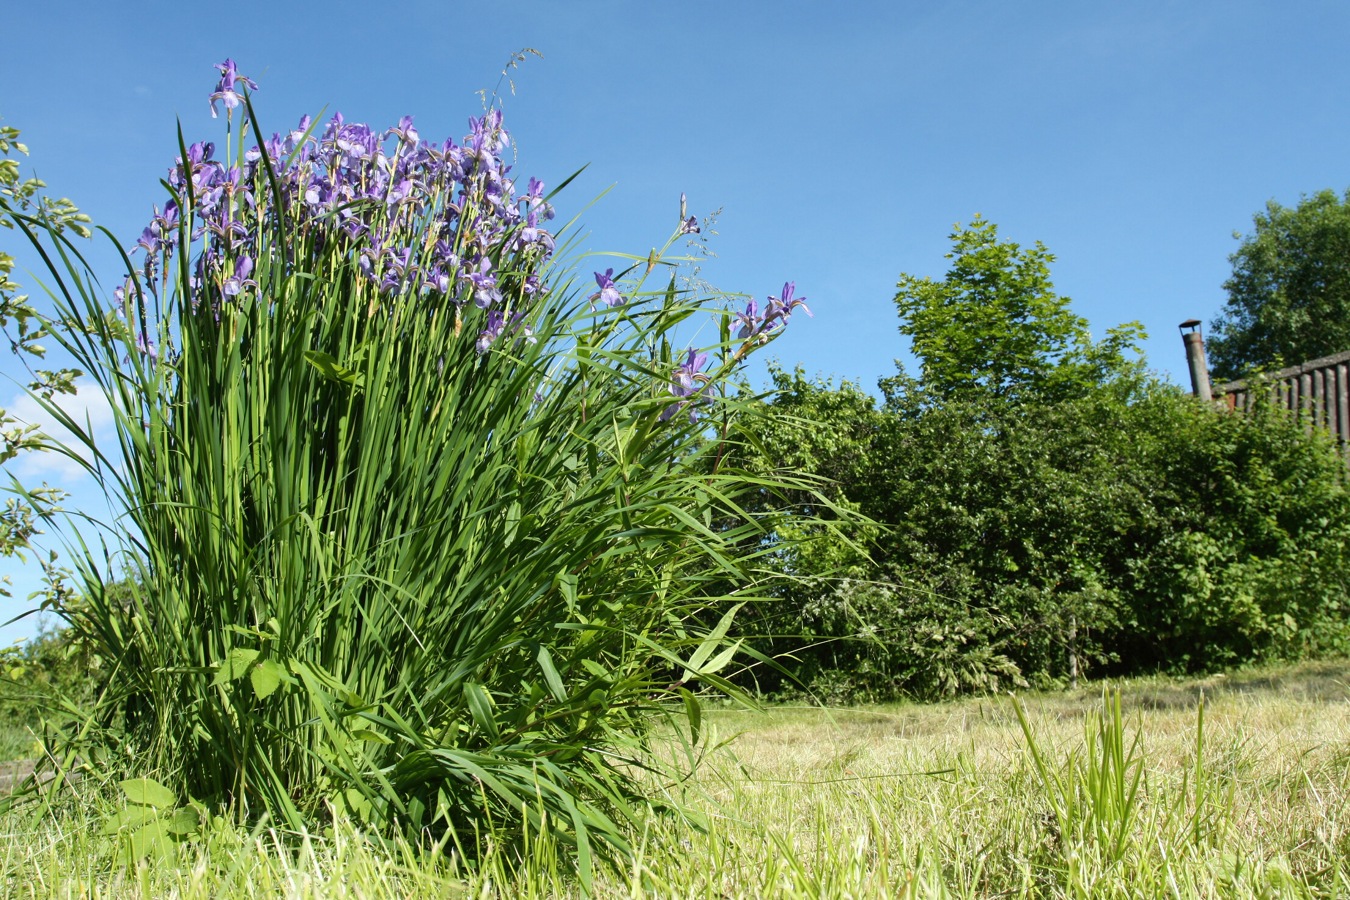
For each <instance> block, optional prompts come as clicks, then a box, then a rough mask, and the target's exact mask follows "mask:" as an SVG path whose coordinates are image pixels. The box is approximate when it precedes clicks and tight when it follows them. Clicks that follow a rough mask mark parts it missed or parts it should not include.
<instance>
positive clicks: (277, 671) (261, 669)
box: [248, 659, 290, 700]
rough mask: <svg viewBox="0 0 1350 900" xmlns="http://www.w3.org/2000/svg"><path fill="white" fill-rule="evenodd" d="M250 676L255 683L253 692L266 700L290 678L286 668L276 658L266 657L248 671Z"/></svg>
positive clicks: (250, 679)
mask: <svg viewBox="0 0 1350 900" xmlns="http://www.w3.org/2000/svg"><path fill="white" fill-rule="evenodd" d="M248 677H249V681H250V682H252V684H253V693H255V694H257V695H258V699H259V700H266V699H267V698H268V697H270V696H272V694H274V693H275V692H276V689H277V688H279V687H281V685H282V682H284V681H289V680H290V678H289V676H288V675H287V674H286V669H285V668H284V667H283V666H282V665H281V663H279V662H277V661H276V660H274V659H264V660H263V661H262V662H260V663H258V664H257V665H256V666H254V667H253V669H252V671H250V672H249V673H248Z"/></svg>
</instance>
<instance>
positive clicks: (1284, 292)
mask: <svg viewBox="0 0 1350 900" xmlns="http://www.w3.org/2000/svg"><path fill="white" fill-rule="evenodd" d="M1252 224H1253V226H1254V227H1253V230H1252V233H1251V234H1248V235H1246V236H1244V237H1242V243H1241V244H1240V245H1239V247H1238V249H1237V251H1236V252H1235V253H1234V254H1233V255H1232V256H1230V257H1229V258H1228V259H1229V261H1230V262H1231V263H1232V264H1233V274H1232V276H1231V277H1230V278H1229V279H1228V280H1227V281H1226V282H1224V290H1226V291H1227V292H1228V300H1227V302H1226V303H1225V304H1224V308H1223V311H1222V312H1221V313H1220V314H1219V316H1218V317H1217V318H1216V319H1215V320H1214V321H1213V322H1212V323H1211V324H1210V337H1209V341H1208V351H1209V361H1210V365H1211V367H1212V368H1213V370H1214V377H1215V378H1217V379H1219V380H1220V381H1227V380H1232V379H1236V378H1241V377H1243V376H1245V375H1247V374H1248V373H1249V372H1251V371H1252V370H1254V369H1278V368H1280V367H1281V366H1282V365H1296V364H1298V363H1301V362H1306V361H1307V360H1310V359H1315V358H1317V357H1321V356H1328V355H1330V354H1333V353H1339V352H1341V351H1343V350H1350V190H1348V191H1346V193H1345V194H1344V196H1337V195H1336V193H1335V192H1334V191H1330V190H1324V191H1319V192H1317V193H1316V194H1313V195H1312V196H1304V197H1302V198H1301V199H1300V200H1299V203H1298V205H1297V206H1296V207H1294V208H1292V209H1291V208H1289V207H1286V206H1281V205H1280V204H1279V203H1276V202H1275V201H1274V200H1271V201H1270V202H1268V203H1267V204H1266V209H1265V211H1264V212H1258V213H1257V214H1256V215H1254V216H1253V217H1252ZM1234 236H1235V237H1236V236H1237V235H1236V234H1235V235H1234Z"/></svg>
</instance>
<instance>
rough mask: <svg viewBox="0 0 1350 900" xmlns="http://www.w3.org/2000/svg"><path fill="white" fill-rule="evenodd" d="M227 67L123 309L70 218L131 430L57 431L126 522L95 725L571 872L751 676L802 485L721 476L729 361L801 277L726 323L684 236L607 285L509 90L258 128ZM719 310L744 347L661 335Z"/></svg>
mask: <svg viewBox="0 0 1350 900" xmlns="http://www.w3.org/2000/svg"><path fill="white" fill-rule="evenodd" d="M219 68H220V70H221V82H220V84H219V85H218V86H217V90H216V91H215V92H214V93H213V94H212V100H213V101H220V102H223V104H224V108H225V117H226V121H227V123H228V129H229V130H228V132H227V135H228V141H227V142H226V143H224V144H223V145H222V146H221V147H220V148H217V147H215V146H213V145H212V144H211V143H208V142H199V143H192V144H188V143H187V142H186V141H185V140H182V139H181V138H180V149H179V155H178V159H177V161H176V162H175V164H174V166H173V167H172V168H171V170H170V172H169V175H168V178H167V179H166V182H165V185H166V187H167V188H168V190H169V197H168V199H167V200H166V201H164V203H163V206H162V208H156V209H155V211H154V214H153V216H152V221H151V222H150V224H149V225H148V226H147V228H146V229H145V231H144V233H143V234H142V235H141V237H140V239H139V241H138V242H137V245H136V247H135V248H133V251H132V253H131V255H128V256H126V257H125V259H126V262H127V275H126V278H125V280H124V281H123V283H122V284H121V285H120V286H119V287H118V288H117V289H116V291H114V295H115V297H114V300H115V303H114V304H113V305H111V306H108V307H105V306H103V305H101V304H100V302H99V301H98V299H97V288H96V284H95V282H94V280H93V279H92V277H91V276H90V275H89V273H88V272H87V270H84V269H83V268H82V262H81V260H80V259H79V257H78V255H77V254H74V253H73V252H72V251H71V250H70V248H69V246H68V245H65V244H63V243H62V242H61V241H60V240H58V239H56V238H55V237H54V236H52V235H50V234H49V235H47V239H48V241H49V242H53V244H52V246H53V248H54V249H53V252H52V253H51V254H50V255H49V257H48V258H49V259H51V260H53V266H54V268H57V267H60V266H64V271H63V275H62V277H61V278H59V279H58V280H57V283H58V284H59V286H60V288H61V291H60V292H59V293H58V295H57V296H56V297H55V300H56V301H57V303H58V306H59V307H60V309H61V311H62V315H63V316H64V317H65V318H66V320H67V322H68V324H70V325H71V326H73V327H72V329H71V330H70V331H69V332H68V333H67V334H68V336H67V337H66V339H65V340H66V342H67V349H69V350H70V351H71V352H72V353H74V355H75V356H76V357H77V358H78V359H79V360H80V361H81V363H82V365H83V366H84V368H86V369H87V370H88V371H89V372H90V373H91V376H92V377H93V378H94V379H95V380H96V381H97V382H98V384H99V385H100V386H101V387H102V389H103V390H104V392H105V393H106V394H107V396H108V398H109V401H110V403H111V405H112V407H113V410H114V414H115V417H116V420H117V434H118V441H119V446H118V447H117V448H116V449H113V448H110V447H100V446H98V445H97V443H96V442H95V441H94V440H93V437H92V436H91V435H88V434H86V433H85V432H84V430H83V429H82V428H81V424H80V423H78V422H74V421H70V420H69V418H68V417H67V419H66V421H65V423H64V424H66V425H67V426H68V427H70V428H71V429H72V431H74V432H75V433H76V434H77V435H79V436H80V439H81V440H82V441H84V442H85V443H86V444H88V445H89V446H88V447H87V448H86V449H85V456H80V458H89V459H92V462H90V463H89V466H90V468H91V471H93V473H94V474H95V476H96V477H97V478H98V479H99V480H100V483H101V484H103V485H104V487H105V489H106V490H107V491H108V492H109V494H110V496H111V497H112V498H113V500H114V502H115V504H116V508H119V509H120V510H121V513H122V518H121V521H120V523H119V524H120V529H121V534H122V546H121V547H119V548H117V552H115V553H108V554H106V555H103V556H100V555H96V554H94V553H86V554H85V555H84V556H83V559H82V562H81V568H82V573H81V574H82V576H83V581H84V590H85V593H86V594H87V595H88V596H87V604H86V605H85V606H83V607H81V610H80V611H79V612H76V611H75V610H70V611H68V616H69V618H70V622H71V625H72V627H73V628H75V629H76V630H77V631H78V632H79V633H80V634H81V635H82V636H83V637H84V638H85V639H86V640H89V641H91V642H92V643H93V644H94V645H95V646H96V647H97V652H99V653H100V654H101V655H102V656H103V658H104V659H105V660H106V661H107V662H106V665H105V671H106V672H108V673H110V676H109V678H108V681H107V683H106V684H105V685H104V686H103V693H102V700H101V703H100V705H99V706H98V708H97V709H96V710H95V714H94V717H93V720H92V721H91V722H90V723H86V727H84V728H82V729H81V731H80V735H81V740H83V741H85V742H86V744H88V743H89V741H90V740H91V738H90V735H94V736H97V735H105V736H106V738H107V740H106V746H115V747H117V748H118V749H117V750H116V751H115V752H112V751H101V750H100V749H99V747H98V746H85V747H83V749H82V750H81V755H82V757H83V758H84V759H86V760H90V761H92V763H91V764H95V765H97V764H98V761H99V760H103V761H104V765H106V766H124V765H125V761H126V760H127V759H134V760H135V765H134V767H133V768H138V769H140V770H142V771H144V772H151V773H154V774H155V776H156V777H157V778H159V779H161V780H163V781H165V782H166V783H170V784H171V785H172V787H173V788H174V790H175V791H176V792H177V795H178V796H182V797H191V798H193V799H194V800H195V801H197V802H199V803H200V804H202V805H203V806H204V807H206V808H211V809H217V810H227V811H229V812H231V813H232V814H234V815H237V816H239V817H240V818H241V819H244V820H257V819H259V818H260V817H263V816H266V817H268V818H270V819H271V820H273V821H280V822H282V823H284V824H286V825H287V826H290V827H295V828H302V827H306V828H307V827H313V826H314V825H315V824H316V823H322V822H323V821H325V820H327V819H329V818H331V817H333V816H335V815H337V816H349V817H352V818H355V819H356V820H357V821H360V822H364V823H367V824H368V825H369V826H370V827H372V828H373V829H375V830H377V831H381V832H384V833H389V832H391V831H400V830H401V831H405V832H412V833H415V834H418V835H421V836H422V839H425V840H428V841H432V842H434V843H435V844H436V845H437V846H440V847H450V848H458V849H459V850H460V851H462V852H464V853H465V854H468V855H471V853H472V848H473V847H474V846H477V845H478V844H479V843H480V842H481V841H483V840H490V839H496V838H500V836H501V835H504V834H515V835H519V834H521V833H522V832H523V833H527V834H528V833H538V832H540V831H541V830H543V831H548V832H550V833H552V834H553V835H554V837H556V838H557V839H558V840H561V841H562V842H564V843H565V844H566V845H568V846H570V847H571V848H572V850H573V852H574V855H575V859H576V860H577V862H578V866H579V872H580V874H581V876H582V878H583V880H585V879H586V878H588V877H589V872H590V868H591V860H592V856H593V855H594V854H596V853H597V852H598V853H600V854H601V855H602V856H606V857H610V858H620V857H623V856H624V855H625V854H627V853H628V852H629V850H630V846H629V838H630V835H632V834H633V833H634V831H633V830H634V828H636V827H638V825H639V823H640V821H641V820H642V818H643V817H644V816H645V815H647V814H648V813H650V811H651V810H652V809H654V808H657V807H659V806H661V805H662V803H665V802H671V801H670V800H669V796H673V792H671V791H669V790H667V788H669V787H670V785H671V782H670V780H669V779H670V778H671V777H672V776H671V773H669V772H664V771H661V770H659V769H658V770H655V771H653V770H652V769H651V768H650V767H651V765H652V763H651V757H650V756H648V755H647V754H646V752H645V748H646V745H647V741H648V739H649V736H650V734H651V725H652V722H653V721H655V720H656V719H659V718H660V717H661V716H668V715H669V710H670V709H672V708H678V709H680V710H682V711H683V712H682V715H684V716H685V717H686V719H687V727H685V728H684V731H683V733H685V734H686V735H687V737H688V738H690V739H693V740H695V741H696V740H697V738H698V733H699V721H700V720H699V714H698V701H697V699H696V697H695V695H694V693H693V691H694V690H697V689H699V687H700V686H703V687H711V688H717V689H730V685H729V684H728V683H727V682H726V681H724V680H723V678H722V675H721V674H720V673H721V672H723V671H724V670H725V669H726V667H727V666H728V665H730V664H731V660H732V659H733V658H734V655H735V652H736V646H735V645H734V644H730V643H729V642H728V641H727V639H726V637H725V636H726V634H727V631H728V627H729V625H730V621H731V616H732V615H733V614H734V610H735V608H736V605H737V604H739V603H742V602H744V601H747V600H751V599H753V598H755V597H756V596H759V595H760V594H762V593H764V592H765V590H766V588H765V576H764V575H763V573H762V571H761V568H760V566H759V560H760V559H761V555H762V554H766V553H769V552H772V550H773V546H772V542H771V541H768V540H766V539H765V538H766V535H767V531H768V525H767V524H766V522H765V521H764V520H762V519H761V518H758V517H756V516H752V515H750V514H747V513H746V512H745V511H744V509H745V508H746V507H744V506H743V504H742V502H741V498H743V497H745V496H746V495H748V494H750V493H754V494H755V496H756V498H757V499H756V506H755V507H754V508H756V509H763V508H765V503H764V502H763V498H764V497H765V496H770V497H771V496H773V495H774V494H775V492H776V491H778V490H779V489H780V488H782V487H784V485H783V484H782V483H781V482H775V481H770V480H765V479H762V478H761V479H754V478H751V477H749V476H747V475H745V474H744V473H742V472H739V471H735V470H733V469H732V468H730V467H729V465H730V464H729V463H728V462H727V460H728V459H729V458H731V456H732V454H727V453H725V452H724V451H725V441H726V440H727V435H729V434H731V433H733V430H734V429H733V423H734V421H735V418H736V416H737V415H738V414H739V412H740V410H741V408H742V406H744V405H745V404H746V403H747V402H748V401H747V400H745V399H742V398H741V397H739V396H738V394H737V393H736V391H734V390H732V389H731V388H730V387H729V386H728V385H729V384H730V383H731V380H732V378H733V376H734V374H735V372H736V370H737V368H738V366H740V365H741V364H742V362H743V360H744V358H745V357H746V355H747V354H748V353H749V352H750V351H751V350H753V349H754V348H756V347H758V346H761V345H762V344H763V343H764V342H765V341H766V340H767V339H768V338H770V337H772V336H773V335H775V334H776V333H778V330H779V329H780V327H781V325H782V324H783V323H784V322H786V321H787V318H788V315H789V314H790V312H791V309H792V308H793V307H794V306H795V305H799V303H800V301H793V300H792V298H791V290H790V288H788V289H785V293H784V294H783V295H782V297H780V298H778V299H777V300H771V301H769V306H768V307H767V309H770V310H771V311H772V312H771V313H768V314H763V315H762V314H760V313H758V312H757V311H755V308H754V307H753V305H752V308H751V310H750V311H748V312H747V313H746V314H744V315H743V316H742V317H741V318H743V319H746V320H747V323H746V325H745V327H743V328H742V330H741V332H740V333H739V334H738V335H733V321H732V318H733V317H732V314H731V313H730V312H729V311H727V310H725V309H724V308H723V305H722V304H720V303H719V302H718V300H717V298H707V297H700V296H694V295H692V294H690V293H687V292H682V291H680V290H677V289H676V279H675V277H674V275H673V274H672V275H671V276H670V278H669V280H668V281H666V283H664V284H662V285H660V286H659V287H658V289H652V288H650V287H649V286H648V285H647V284H646V281H645V279H646V275H647V273H650V272H652V271H653V270H660V271H673V269H672V261H671V260H667V259H666V258H665V256H664V255H663V254H664V251H663V252H662V253H659V254H654V255H651V256H643V257H632V259H633V260H634V265H633V267H632V268H630V269H628V270H626V271H622V272H619V273H618V274H617V275H616V274H615V273H614V271H613V270H612V269H611V270H609V271H606V272H605V273H603V274H601V273H595V276H594V277H595V282H596V284H597V285H598V287H599V289H600V290H599V292H598V293H597V294H594V295H592V294H589V293H588V292H587V291H586V289H585V288H583V287H582V286H581V285H579V284H578V283H577V280H576V279H575V278H574V276H573V273H572V268H571V267H570V266H569V265H565V264H559V263H558V262H557V261H556V260H555V251H556V250H558V248H559V242H560V237H561V233H555V232H552V231H550V230H549V228H548V223H549V222H550V221H551V220H552V219H553V216H554V210H553V205H552V199H551V195H549V194H546V193H545V187H544V185H543V184H542V183H541V182H539V181H537V180H536V179H533V178H531V179H529V181H528V182H527V185H528V186H527V187H526V189H525V190H524V191H523V192H521V191H518V189H517V181H516V179H515V177H514V176H513V175H512V167H511V165H509V164H508V163H507V161H506V159H505V156H504V154H505V153H506V152H507V151H508V148H509V147H510V138H509V135H508V133H507V131H506V130H505V128H504V127H503V121H502V116H501V112H500V110H498V109H488V110H487V111H486V112H485V113H484V114H483V115H482V116H480V117H476V118H473V119H471V120H470V124H469V130H468V133H467V135H466V136H465V137H464V138H463V140H462V141H461V142H459V143H456V142H454V141H450V140H447V141H444V142H440V143H434V142H429V141H425V140H423V139H422V137H421V135H420V134H419V133H418V132H417V130H416V128H415V127H414V125H413V121H412V119H411V118H404V119H402V120H401V121H400V122H399V123H398V125H396V126H394V127H392V128H389V129H385V130H383V131H379V130H376V129H372V128H370V127H368V126H366V125H362V124H358V123H351V122H347V121H346V120H345V119H343V117H342V116H341V115H335V116H333V117H332V118H331V119H330V120H329V121H328V122H327V123H326V124H324V125H323V126H322V127H320V126H318V125H317V124H316V123H314V122H312V121H311V120H309V119H302V120H301V121H300V124H299V126H298V127H297V128H295V129H294V130H292V131H290V132H288V133H285V134H273V135H271V136H270V137H267V138H262V137H261V130H260V129H259V127H258V125H257V122H256V118H255V115H254V110H253V105H252V100H251V96H250V92H251V91H252V90H253V89H254V88H255V86H254V85H253V83H252V82H251V81H249V80H248V79H246V78H244V77H243V76H242V75H240V74H239V73H238V71H237V69H236V67H235V65H234V63H233V62H232V61H229V60H227V61H226V62H225V63H223V64H222V65H221V66H220V67H219ZM689 230H690V224H689V219H687V218H686V217H685V210H684V209H683V208H682V209H681V217H680V221H679V222H678V223H677V226H676V227H675V229H674V231H673V233H672V235H671V238H670V241H669V242H668V243H667V244H666V249H667V250H668V249H669V248H670V246H671V245H672V244H673V242H674V241H676V240H677V239H679V237H680V236H681V234H683V233H688V232H689ZM37 231H38V228H37V223H34V229H33V233H34V237H35V239H37V238H38V237H40V235H39V234H38V233H37ZM563 243H564V244H565V241H563ZM133 256H134V257H135V259H134V260H133ZM775 304H776V305H775ZM709 312H711V314H712V315H713V316H714V317H715V318H716V319H717V321H718V324H719V327H718V331H719V333H720V339H719V340H718V341H716V342H714V343H713V344H711V345H709V346H704V347H699V348H689V349H688V350H687V351H679V352H678V353H677V352H676V351H673V350H672V349H671V347H672V345H676V346H678V345H679V344H680V343H681V342H679V341H678V340H677V337H678V335H679V334H681V333H684V332H681V331H679V330H678V329H679V328H680V326H681V323H683V322H685V321H687V320H689V318H690V317H691V316H696V315H707V314H708V313H709ZM681 357H682V358H681ZM53 412H54V414H57V415H59V410H56V409H55V408H54V407H53ZM676 412H688V413H689V415H675V413H676ZM795 487H796V488H797V489H799V490H800V489H801V488H802V485H801V484H797V485H795ZM124 572H125V573H128V574H127V575H125V576H123V574H122V573H124ZM118 577H125V580H124V581H123V583H122V584H121V586H120V587H119V588H118V590H115V591H114V590H112V589H111V588H110V584H111V583H112V581H113V580H114V579H115V578H118ZM728 609H729V610H731V612H726V610H728ZM709 610H716V613H715V614H712V615H710V614H709ZM672 703H674V704H677V706H676V707H672V706H671V704H672ZM126 751H130V753H127V752H126ZM117 760H121V761H122V762H121V763H119V762H117ZM658 796H666V797H667V800H666V801H662V802H658V801H657V800H656V799H654V798H656V797H658Z"/></svg>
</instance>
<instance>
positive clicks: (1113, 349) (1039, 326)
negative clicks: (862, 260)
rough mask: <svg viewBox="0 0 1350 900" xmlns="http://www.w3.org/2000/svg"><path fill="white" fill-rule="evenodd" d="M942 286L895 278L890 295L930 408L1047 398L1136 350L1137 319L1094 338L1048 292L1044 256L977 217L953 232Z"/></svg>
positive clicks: (1076, 388)
mask: <svg viewBox="0 0 1350 900" xmlns="http://www.w3.org/2000/svg"><path fill="white" fill-rule="evenodd" d="M951 239H952V250H951V252H950V253H948V254H947V258H948V259H950V260H952V264H951V268H950V269H949V270H948V271H947V274H946V276H945V277H944V278H943V279H942V281H934V280H933V279H931V278H927V277H923V278H920V277H917V276H914V275H907V274H902V275H901V276H900V281H899V284H898V287H899V292H898V293H897V294H896V297H895V304H896V308H897V310H898V311H899V313H900V333H901V334H903V335H906V336H907V337H909V338H910V339H911V341H912V346H911V349H912V351H913V353H914V355H915V356H917V357H918V358H919V366H920V381H921V383H922V385H923V388H924V390H925V391H926V392H927V394H928V395H929V396H930V397H931V398H932V399H933V400H934V401H935V402H947V401H969V400H980V401H982V402H1018V403H1028V402H1054V401H1056V400H1059V399H1063V398H1066V397H1073V396H1078V395H1080V394H1082V392H1083V391H1084V390H1085V389H1086V388H1089V387H1092V386H1094V385H1097V384H1099V383H1101V382H1102V381H1103V380H1105V379H1108V378H1110V377H1112V376H1113V375H1114V374H1115V373H1117V372H1119V371H1121V370H1122V369H1123V368H1124V367H1125V366H1126V365H1127V363H1126V356H1125V354H1126V352H1127V351H1132V350H1133V351H1137V347H1136V342H1137V340H1138V339H1139V338H1140V337H1141V336H1142V333H1143V332H1142V328H1141V327H1140V326H1139V324H1138V323H1134V322H1131V323H1128V324H1125V325H1121V326H1118V327H1117V328H1114V329H1111V330H1110V331H1108V332H1107V337H1106V338H1105V339H1104V340H1102V341H1100V342H1095V341H1093V340H1092V336H1091V334H1090V333H1089V332H1088V328H1087V320H1086V319H1084V318H1082V317H1081V316H1078V315H1075V314H1074V313H1073V312H1071V311H1070V310H1069V302H1070V301H1069V298H1067V297H1062V296H1060V295H1058V294H1056V293H1055V292H1054V285H1053V284H1052V283H1051V281H1050V263H1052V262H1054V259H1055V257H1054V255H1053V254H1051V253H1050V252H1049V251H1048V250H1047V249H1046V248H1045V246H1044V245H1043V244H1041V243H1040V242H1039V241H1037V242H1036V244H1035V246H1034V247H1032V248H1031V249H1026V250H1024V249H1023V248H1022V247H1020V246H1019V245H1018V244H1016V243H1014V242H1012V241H1000V240H998V226H996V225H995V224H994V223H993V222H988V221H986V220H984V219H982V218H980V217H979V216H976V217H975V219H974V220H972V221H971V223H970V224H969V225H967V226H965V227H960V226H958V227H957V229H956V230H955V231H954V232H952V234H951Z"/></svg>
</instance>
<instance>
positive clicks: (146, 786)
mask: <svg viewBox="0 0 1350 900" xmlns="http://www.w3.org/2000/svg"><path fill="white" fill-rule="evenodd" d="M118 786H119V787H120V788H121V789H122V793H123V794H124V795H126V798H127V800H128V801H130V802H131V803H135V804H137V805H138V806H150V807H154V808H155V809H168V808H170V807H172V806H173V805H174V803H175V802H177V798H176V797H175V796H174V793H173V791H171V790H169V789H168V788H166V787H165V786H164V785H162V784H160V783H159V782H158V781H155V780H154V779H153V778H130V779H127V780H126V781H123V782H122V783H121V784H120V785H118Z"/></svg>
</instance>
